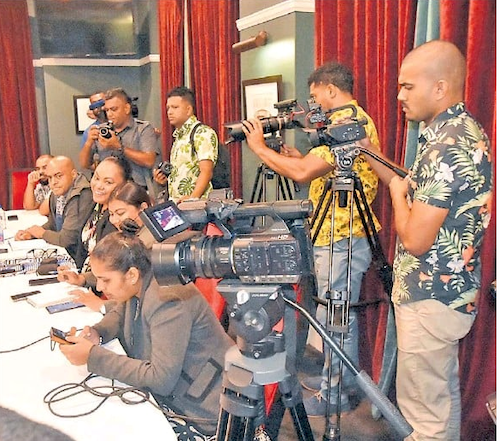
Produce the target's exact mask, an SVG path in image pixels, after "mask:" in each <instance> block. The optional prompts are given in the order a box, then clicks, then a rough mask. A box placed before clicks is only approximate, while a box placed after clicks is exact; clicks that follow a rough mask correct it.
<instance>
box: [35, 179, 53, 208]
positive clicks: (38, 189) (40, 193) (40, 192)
mask: <svg viewBox="0 0 500 441" xmlns="http://www.w3.org/2000/svg"><path fill="white" fill-rule="evenodd" d="M33 194H34V195H35V201H37V203H39V204H41V203H42V202H43V201H44V200H45V198H47V197H48V195H49V194H50V186H49V184H42V183H41V182H38V183H37V184H36V186H35V190H34V192H33Z"/></svg>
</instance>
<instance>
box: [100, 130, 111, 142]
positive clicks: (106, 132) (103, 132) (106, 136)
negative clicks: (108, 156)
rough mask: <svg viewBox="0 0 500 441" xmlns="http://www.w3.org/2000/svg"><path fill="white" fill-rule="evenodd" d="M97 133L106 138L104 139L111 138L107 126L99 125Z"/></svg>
mask: <svg viewBox="0 0 500 441" xmlns="http://www.w3.org/2000/svg"><path fill="white" fill-rule="evenodd" d="M99 134H100V135H101V136H102V137H103V138H106V139H109V138H111V130H110V129H109V127H101V128H100V129H99Z"/></svg>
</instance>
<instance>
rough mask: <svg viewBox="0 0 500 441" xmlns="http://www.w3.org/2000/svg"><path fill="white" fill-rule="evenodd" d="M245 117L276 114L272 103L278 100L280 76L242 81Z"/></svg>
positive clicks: (280, 84)
mask: <svg viewBox="0 0 500 441" xmlns="http://www.w3.org/2000/svg"><path fill="white" fill-rule="evenodd" d="M241 84H242V86H243V109H244V113H245V119H248V118H254V117H261V118H262V117H266V118H267V117H269V116H276V115H277V114H278V110H277V109H275V108H274V104H275V103H277V102H278V101H279V100H280V96H281V87H282V78H281V75H273V76H269V77H263V78H255V79H253V80H245V81H242V83H241Z"/></svg>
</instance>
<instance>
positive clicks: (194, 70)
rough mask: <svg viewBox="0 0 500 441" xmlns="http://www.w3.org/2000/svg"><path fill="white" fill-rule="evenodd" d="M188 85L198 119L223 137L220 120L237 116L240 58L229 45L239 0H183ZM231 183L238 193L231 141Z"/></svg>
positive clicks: (237, 159) (237, 161) (236, 150)
mask: <svg viewBox="0 0 500 441" xmlns="http://www.w3.org/2000/svg"><path fill="white" fill-rule="evenodd" d="M187 5H188V6H187V8H188V11H189V14H188V20H189V24H188V29H189V61H190V74H191V85H192V88H193V90H194V91H195V94H196V106H197V116H198V119H200V120H201V121H203V122H204V123H206V124H208V125H209V126H211V127H213V128H214V129H215V130H216V131H217V134H218V136H219V141H221V142H222V141H224V139H225V136H226V132H225V130H224V123H225V122H230V121H236V120H239V119H241V104H240V96H241V88H240V76H241V75H240V59H239V56H238V55H235V54H233V52H232V51H231V46H232V44H233V43H235V42H237V41H239V34H238V30H237V28H236V20H237V19H238V15H239V2H237V1H229V2H228V1H226V0H187ZM229 153H230V155H231V183H232V188H233V190H234V194H235V197H241V195H242V191H241V181H242V180H241V149H240V147H239V145H234V144H232V145H231V147H230V148H229Z"/></svg>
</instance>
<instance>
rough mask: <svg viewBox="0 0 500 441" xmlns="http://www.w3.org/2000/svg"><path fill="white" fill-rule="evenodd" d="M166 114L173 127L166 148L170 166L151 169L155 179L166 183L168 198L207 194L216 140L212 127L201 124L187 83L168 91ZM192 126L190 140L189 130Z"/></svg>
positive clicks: (176, 200)
mask: <svg viewBox="0 0 500 441" xmlns="http://www.w3.org/2000/svg"><path fill="white" fill-rule="evenodd" d="M166 107H167V117H168V120H169V122H170V124H172V126H173V127H175V130H174V133H173V137H174V139H175V141H174V144H173V145H172V150H171V151H170V164H171V165H172V170H171V172H170V174H169V176H168V177H167V176H165V175H164V174H163V173H162V172H161V171H160V170H158V169H157V170H155V171H154V172H153V176H154V179H155V181H156V182H158V183H160V184H162V185H165V184H168V187H167V188H168V193H169V197H170V199H172V200H174V201H175V202H180V201H182V200H184V199H188V198H201V197H207V196H208V194H209V193H210V192H211V191H212V184H211V182H210V181H211V179H212V174H213V169H214V164H215V163H216V161H217V152H218V144H219V141H218V139H217V133H216V132H215V130H213V129H212V128H210V127H209V126H207V125H205V124H201V123H200V122H199V121H198V120H197V118H196V116H195V115H194V113H195V98H194V93H193V91H192V90H191V89H188V88H187V87H176V88H174V89H172V90H171V91H170V92H169V93H168V97H167V106H166ZM193 130H195V132H194V133H195V134H194V137H193V144H191V137H192V132H193Z"/></svg>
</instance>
